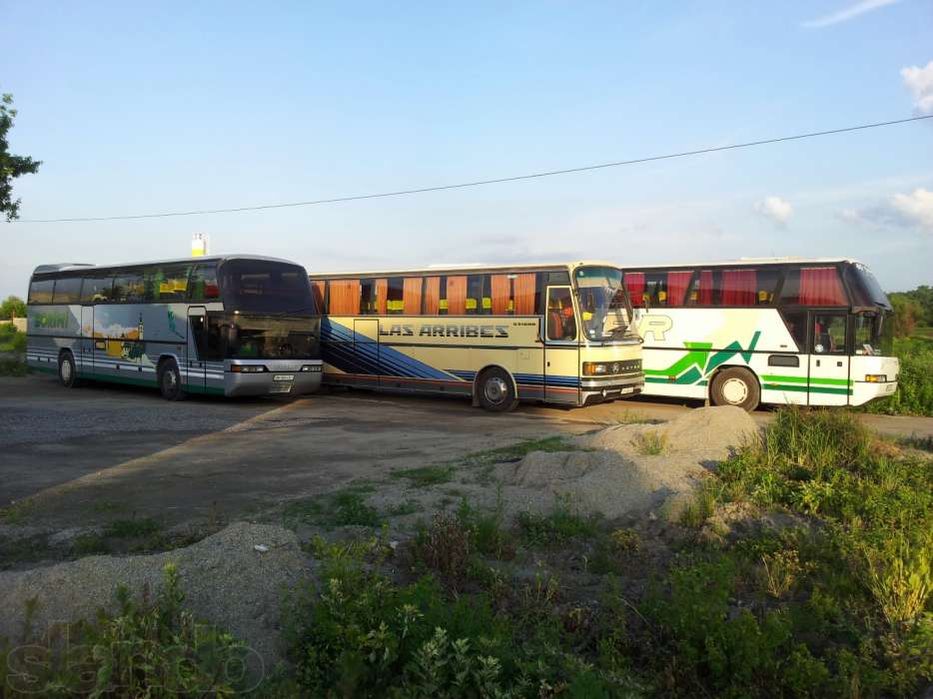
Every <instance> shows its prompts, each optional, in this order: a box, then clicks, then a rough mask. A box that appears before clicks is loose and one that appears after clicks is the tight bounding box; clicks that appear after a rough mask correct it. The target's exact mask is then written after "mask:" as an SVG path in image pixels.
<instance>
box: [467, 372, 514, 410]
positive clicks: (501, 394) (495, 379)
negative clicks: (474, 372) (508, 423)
mask: <svg viewBox="0 0 933 699" xmlns="http://www.w3.org/2000/svg"><path fill="white" fill-rule="evenodd" d="M477 391H478V393H479V395H478V398H479V404H480V405H481V406H483V409H484V410H489V411H490V412H494V413H503V412H507V411H509V410H514V409H515V406H516V405H518V400H517V399H516V398H515V385H514V384H513V383H512V377H510V376H509V375H508V374H507V373H505V371H503V370H502V369H497V368H495V367H493V368H492V369H487V370H486V371H484V372H483V373H482V374H481V375H480V377H479V381H478V382H477Z"/></svg>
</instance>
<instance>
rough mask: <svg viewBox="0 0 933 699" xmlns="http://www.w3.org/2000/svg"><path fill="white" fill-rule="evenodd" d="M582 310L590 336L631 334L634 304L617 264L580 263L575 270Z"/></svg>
mask: <svg viewBox="0 0 933 699" xmlns="http://www.w3.org/2000/svg"><path fill="white" fill-rule="evenodd" d="M574 276H575V279H576V284H577V292H578V299H579V302H580V314H581V316H582V320H583V328H584V332H585V334H586V338H587V339H588V340H594V341H597V342H599V341H606V340H619V339H622V338H624V337H626V335H627V334H628V329H629V326H630V323H629V319H630V318H631V306H630V304H629V302H628V295H627V293H626V291H625V287H624V286H623V285H622V271H621V270H619V269H616V268H614V267H579V268H578V269H577V271H576V273H575V275H574Z"/></svg>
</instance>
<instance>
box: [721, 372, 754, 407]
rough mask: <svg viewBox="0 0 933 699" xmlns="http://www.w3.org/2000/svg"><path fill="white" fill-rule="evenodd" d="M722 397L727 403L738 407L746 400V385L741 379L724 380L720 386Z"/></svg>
mask: <svg viewBox="0 0 933 699" xmlns="http://www.w3.org/2000/svg"><path fill="white" fill-rule="evenodd" d="M722 397H723V398H725V399H726V402H727V403H731V404H732V405H740V404H742V403H744V402H745V399H746V398H748V384H747V383H745V382H744V381H743V380H742V379H735V378H733V379H726V380H725V381H724V382H723V384H722Z"/></svg>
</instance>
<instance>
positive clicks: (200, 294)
mask: <svg viewBox="0 0 933 699" xmlns="http://www.w3.org/2000/svg"><path fill="white" fill-rule="evenodd" d="M219 298H220V287H218V286H217V265H215V264H207V265H197V266H196V267H195V268H194V271H193V272H192V273H191V279H190V281H189V283H188V300H189V301H213V300H215V299H219Z"/></svg>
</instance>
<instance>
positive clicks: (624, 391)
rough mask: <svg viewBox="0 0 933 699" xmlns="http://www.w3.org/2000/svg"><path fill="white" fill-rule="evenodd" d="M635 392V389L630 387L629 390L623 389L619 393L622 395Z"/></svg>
mask: <svg viewBox="0 0 933 699" xmlns="http://www.w3.org/2000/svg"><path fill="white" fill-rule="evenodd" d="M634 391H635V389H634V388H632V387H629V388H623V389H622V390H621V391H619V392H620V393H632V392H634Z"/></svg>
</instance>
